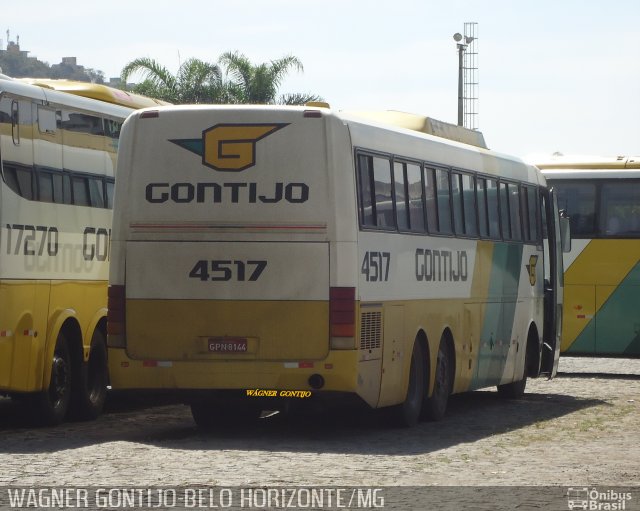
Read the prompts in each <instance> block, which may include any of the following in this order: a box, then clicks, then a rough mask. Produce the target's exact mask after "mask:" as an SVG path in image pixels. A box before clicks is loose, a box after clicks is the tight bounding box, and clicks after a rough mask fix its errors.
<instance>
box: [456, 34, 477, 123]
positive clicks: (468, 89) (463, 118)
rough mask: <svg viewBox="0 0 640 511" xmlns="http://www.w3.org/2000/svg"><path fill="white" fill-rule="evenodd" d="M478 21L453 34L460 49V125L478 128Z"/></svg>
mask: <svg viewBox="0 0 640 511" xmlns="http://www.w3.org/2000/svg"><path fill="white" fill-rule="evenodd" d="M477 27H478V24H477V23H475V22H474V23H465V24H464V31H463V33H460V32H456V33H455V34H453V40H454V41H455V42H456V48H457V50H458V126H464V127H465V128H469V129H477V128H478V122H477V121H478V111H477V106H478V32H477Z"/></svg>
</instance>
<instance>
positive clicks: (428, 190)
mask: <svg viewBox="0 0 640 511" xmlns="http://www.w3.org/2000/svg"><path fill="white" fill-rule="evenodd" d="M434 172H435V171H434V170H433V169H430V168H428V167H425V169H424V199H425V209H426V211H425V212H426V214H427V227H428V229H429V232H438V205H437V201H436V178H435V175H434Z"/></svg>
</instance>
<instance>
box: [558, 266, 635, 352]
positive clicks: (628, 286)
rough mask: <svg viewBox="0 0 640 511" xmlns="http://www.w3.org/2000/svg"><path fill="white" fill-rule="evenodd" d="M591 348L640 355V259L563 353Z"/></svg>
mask: <svg viewBox="0 0 640 511" xmlns="http://www.w3.org/2000/svg"><path fill="white" fill-rule="evenodd" d="M594 330H595V332H594ZM594 339H597V341H596V343H598V345H595V344H596V343H594ZM598 340H600V341H598ZM600 343H601V344H600ZM594 350H595V351H596V352H597V353H600V354H603V355H628V356H631V355H634V356H637V355H640V262H639V263H636V265H635V266H634V267H633V269H632V270H631V271H630V272H629V273H628V274H627V276H626V277H625V278H624V279H623V280H622V282H621V283H620V284H619V285H618V287H617V288H616V289H615V291H614V292H613V293H611V296H609V299H608V300H607V301H606V302H605V303H604V304H603V305H602V307H600V310H598V311H597V312H596V314H595V315H594V317H593V318H592V319H591V320H590V321H589V323H588V324H587V326H586V327H585V328H584V330H582V332H580V335H578V337H576V340H575V341H574V342H573V344H571V346H569V349H568V350H567V351H566V353H584V354H586V353H594Z"/></svg>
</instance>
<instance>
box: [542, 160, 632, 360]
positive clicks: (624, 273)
mask: <svg viewBox="0 0 640 511" xmlns="http://www.w3.org/2000/svg"><path fill="white" fill-rule="evenodd" d="M536 165H537V166H539V167H540V168H541V169H542V172H543V173H544V174H545V176H546V178H547V180H548V181H549V182H550V183H552V184H553V186H554V187H555V188H556V190H557V193H558V203H559V207H560V208H561V209H565V210H566V211H567V213H568V214H569V217H570V219H571V232H572V235H573V237H574V238H575V239H574V240H573V241H572V246H571V251H570V252H569V253H567V254H565V261H564V266H565V286H566V287H565V301H564V324H563V327H564V328H563V330H562V348H561V349H562V352H563V353H567V354H576V355H597V356H622V357H638V356H640V315H639V313H638V305H639V304H640V158H639V157H627V156H620V157H612V158H601V157H569V156H565V157H555V158H551V159H549V160H547V161H544V162H540V163H536Z"/></svg>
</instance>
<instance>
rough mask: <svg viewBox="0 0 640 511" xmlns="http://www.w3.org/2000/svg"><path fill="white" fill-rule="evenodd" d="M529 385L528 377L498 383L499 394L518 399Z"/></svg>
mask: <svg viewBox="0 0 640 511" xmlns="http://www.w3.org/2000/svg"><path fill="white" fill-rule="evenodd" d="M526 386H527V377H526V376H524V377H523V378H522V380H518V381H514V382H511V383H505V384H504V385H498V395H499V396H500V397H504V398H506V399H518V398H520V397H522V396H523V395H524V389H525V387H526Z"/></svg>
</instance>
